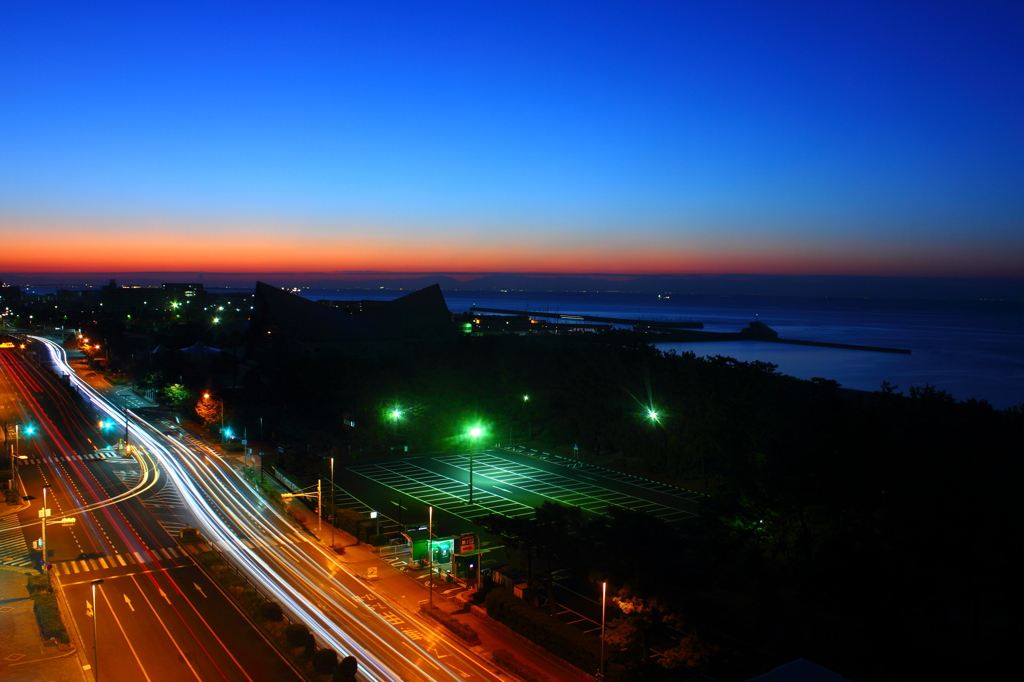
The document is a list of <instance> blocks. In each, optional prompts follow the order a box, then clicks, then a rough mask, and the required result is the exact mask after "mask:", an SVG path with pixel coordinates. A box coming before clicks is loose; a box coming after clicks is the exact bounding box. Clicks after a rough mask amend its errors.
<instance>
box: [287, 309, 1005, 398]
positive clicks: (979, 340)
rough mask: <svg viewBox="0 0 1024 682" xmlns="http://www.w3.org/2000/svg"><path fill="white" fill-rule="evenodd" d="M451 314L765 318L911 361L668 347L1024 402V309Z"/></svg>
mask: <svg viewBox="0 0 1024 682" xmlns="http://www.w3.org/2000/svg"><path fill="white" fill-rule="evenodd" d="M304 295H306V296H308V297H309V298H314V299H316V298H331V299H339V300H341V299H381V300H391V299H392V298H395V294H394V292H379V293H376V292H368V291H342V292H338V291H329V292H328V291H324V292H315V291H310V292H304ZM445 298H446V300H447V301H448V307H449V308H450V309H451V310H452V311H453V312H459V311H463V310H469V309H471V307H472V306H473V305H474V304H475V305H477V306H481V307H489V308H507V309H512V310H532V311H537V312H558V313H564V314H588V313H589V314H594V315H602V316H607V317H628V318H642V319H646V320H652V321H657V320H692V321H698V322H703V323H704V328H705V329H706V330H707V331H716V332H735V331H738V330H739V329H740V328H742V327H745V326H746V325H747V324H748V323H749V322H750V321H752V320H753V319H754V316H755V315H758V316H759V317H758V319H759V320H760V321H762V322H764V323H765V324H767V325H768V326H769V327H771V328H773V329H775V330H776V331H777V332H779V336H780V337H781V338H788V339H802V340H807V341H829V342H834V343H849V344H859V345H868V346H885V347H892V348H908V349H910V350H911V351H912V352H911V354H910V355H894V354H889V353H871V352H865V351H850V350H839V349H832V348H809V347H801V346H787V345H782V344H774V343H763V342H760V343H759V342H756V341H742V342H728V341H726V342H701V343H661V344H657V347H658V348H661V349H663V350H668V349H675V350H676V351H677V352H683V351H693V352H694V353H696V354H697V355H728V356H731V357H734V358H736V359H738V360H762V361H765V362H771V363H773V364H776V365H778V367H779V371H781V372H783V373H785V374H790V375H792V376H796V377H800V378H802V379H810V378H811V377H826V378H829V379H835V380H836V381H838V382H839V383H840V384H842V385H843V386H845V387H847V388H855V389H860V390H865V391H874V390H877V389H878V387H879V386H880V385H881V383H882V381H889V382H891V383H894V384H898V385H899V390H901V391H904V392H906V390H907V389H908V388H909V387H911V386H924V385H925V384H931V385H933V386H937V387H938V388H940V389H943V390H945V391H948V392H950V393H951V394H952V395H953V396H955V397H956V398H958V399H960V400H966V399H968V398H972V397H973V398H978V399H982V400H987V401H988V402H990V403H992V404H993V405H994V406H996V407H998V408H1006V407H1009V406H1010V405H1019V404H1021V403H1024V302H1021V301H887V300H851V299H800V298H781V297H780V298H770V297H753V296H750V297H738V296H737V297H710V296H673V297H672V298H671V299H669V300H667V301H666V300H658V299H657V297H655V296H650V295H643V294H608V293H601V294H598V293H564V292H559V293H531V292H509V293H503V292H463V291H446V292H445Z"/></svg>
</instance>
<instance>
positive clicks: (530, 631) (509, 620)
mask: <svg viewBox="0 0 1024 682" xmlns="http://www.w3.org/2000/svg"><path fill="white" fill-rule="evenodd" d="M485 603H486V605H487V615H488V616H490V617H491V618H493V619H494V620H496V621H498V622H499V623H501V624H503V625H505V626H507V627H508V628H509V629H511V630H512V631H514V632H517V633H519V634H520V635H522V636H523V637H526V638H527V639H528V640H530V641H531V642H533V643H534V644H537V645H538V646H541V647H543V648H544V649H547V650H548V651H550V652H551V653H553V654H554V655H556V656H558V657H559V658H561V659H562V660H564V661H566V662H568V663H571V664H572V665H574V666H576V667H577V668H579V669H580V670H595V669H597V667H598V663H599V659H600V653H599V646H600V643H599V641H598V640H597V639H595V638H593V637H588V636H587V635H585V634H583V632H581V631H580V630H577V629H576V628H574V627H573V626H571V625H566V624H565V623H563V622H562V621H560V620H556V619H554V618H552V617H550V616H549V615H547V614H546V613H542V612H540V611H538V610H537V609H535V608H533V607H532V606H529V605H527V604H525V603H523V601H522V600H521V599H516V598H515V597H513V596H512V595H511V594H509V592H508V590H505V589H500V588H495V589H492V590H491V591H490V592H488V593H487V599H486V601H485Z"/></svg>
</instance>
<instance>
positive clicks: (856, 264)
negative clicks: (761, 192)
mask: <svg viewBox="0 0 1024 682" xmlns="http://www.w3.org/2000/svg"><path fill="white" fill-rule="evenodd" d="M0 227H2V229H3V232H4V233H6V236H5V239H4V243H3V245H2V257H0V268H2V271H3V272H7V273H12V272H17V273H33V272H50V273H59V272H74V273H85V272H189V271H192V272H221V273H252V272H293V273H343V272H367V271H374V272H393V273H403V272H416V273H424V272H464V273H480V272H519V273H527V274H529V273H564V274H584V273H607V274H613V273H619V274H637V275H647V274H650V275H654V274H776V275H867V276H871V275H880V276H962V277H972V276H1004V277H1019V276H1021V275H1022V274H1024V273H1021V272H1020V268H1019V264H1018V263H1016V262H1015V259H1013V258H1012V252H1010V253H1008V254H1006V255H1003V254H1001V253H1000V251H999V249H998V248H990V249H984V250H981V249H975V253H974V255H973V256H972V254H971V253H969V252H967V253H965V252H964V250H963V249H962V248H959V247H958V245H956V244H936V245H934V246H931V247H920V246H918V247H916V248H914V249H907V248H903V247H902V246H901V245H898V244H897V245H894V244H888V245H880V244H865V243H851V244H849V245H847V246H846V248H843V249H836V248H835V246H834V245H830V246H829V248H824V247H815V246H814V245H808V244H805V243H799V242H797V241H795V240H788V239H775V240H768V239H762V240H760V241H756V240H752V239H746V240H743V241H742V242H738V241H736V240H727V239H723V240H720V241H718V240H715V239H713V238H708V237H694V236H673V235H671V234H666V233H665V232H664V231H662V232H654V233H644V232H641V231H637V232H631V233H625V234H624V233H622V232H618V233H612V234H606V235H604V236H603V237H602V239H601V240H600V241H593V240H585V239H581V240H580V243H579V244H578V245H577V244H574V243H572V242H571V241H570V240H566V239H565V237H564V235H557V234H555V235H552V234H549V233H545V232H544V231H543V230H538V229H534V228H531V229H524V230H520V231H511V230H506V231H505V232H504V233H501V234H496V233H495V231H494V230H477V231H474V230H473V229H470V228H465V227H461V228H458V229H444V230H443V231H442V230H438V229H430V230H428V229H412V228H396V227H392V226H385V227H382V226H376V225H357V226H345V227H344V228H335V229H327V228H324V227H322V226H321V227H319V228H318V229H313V230H310V229H308V228H307V227H305V226H303V228H302V229H298V228H293V227H290V226H288V225H268V224H259V223H256V224H244V223H231V224H216V223H206V224H202V223H186V222H182V223H181V224H180V225H175V224H167V223H160V224H153V223H142V224H140V225H139V226H138V227H129V226H125V225H115V226H113V227H111V226H103V227H101V226H97V225H96V224H87V225H80V226H69V225H67V224H47V225H40V224H33V223H23V224H16V223H8V224H6V225H0ZM712 234H713V233H712ZM588 242H589V243H588Z"/></svg>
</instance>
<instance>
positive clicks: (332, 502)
mask: <svg viewBox="0 0 1024 682" xmlns="http://www.w3.org/2000/svg"><path fill="white" fill-rule="evenodd" d="M260 466H262V464H261V465H260ZM335 512H336V510H335V508H334V458H333V457H331V551H334V515H335Z"/></svg>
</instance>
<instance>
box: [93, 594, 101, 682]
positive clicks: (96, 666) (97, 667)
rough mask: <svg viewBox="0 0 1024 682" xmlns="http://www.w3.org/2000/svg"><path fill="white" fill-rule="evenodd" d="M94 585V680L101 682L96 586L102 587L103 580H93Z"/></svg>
mask: <svg viewBox="0 0 1024 682" xmlns="http://www.w3.org/2000/svg"><path fill="white" fill-rule="evenodd" d="M90 584H91V585H92V679H93V682H99V679H100V660H99V650H98V649H97V648H96V614H97V613H98V612H99V604H97V603H96V586H97V585H102V584H103V581H102V580H93V581H92V582H91V583H90Z"/></svg>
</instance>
